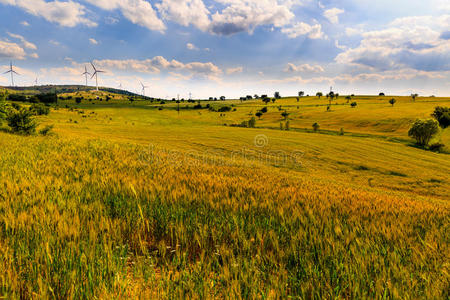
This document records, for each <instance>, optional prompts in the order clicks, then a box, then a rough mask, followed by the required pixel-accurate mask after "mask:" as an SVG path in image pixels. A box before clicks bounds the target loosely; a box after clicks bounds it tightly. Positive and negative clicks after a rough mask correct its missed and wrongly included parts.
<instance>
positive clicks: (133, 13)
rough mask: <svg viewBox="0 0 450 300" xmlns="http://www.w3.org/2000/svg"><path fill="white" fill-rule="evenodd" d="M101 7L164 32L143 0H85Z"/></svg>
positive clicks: (152, 10) (163, 27)
mask: <svg viewBox="0 0 450 300" xmlns="http://www.w3.org/2000/svg"><path fill="white" fill-rule="evenodd" d="M0 1H1V0H0ZM85 1H86V2H89V3H91V4H92V5H95V6H97V7H100V8H101V9H104V10H108V11H112V10H116V9H118V10H120V11H121V12H122V14H123V16H124V17H125V18H127V19H128V20H129V21H130V22H132V23H133V24H137V25H140V26H142V27H145V28H147V29H150V30H154V31H160V32H164V30H165V29H166V26H165V25H164V23H163V22H162V21H161V19H159V18H158V16H157V14H156V11H155V10H154V9H153V7H152V5H151V4H150V3H149V2H147V1H145V0H85Z"/></svg>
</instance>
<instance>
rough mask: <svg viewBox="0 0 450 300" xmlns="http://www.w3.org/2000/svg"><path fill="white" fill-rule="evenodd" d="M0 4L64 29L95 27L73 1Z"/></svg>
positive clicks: (9, 1) (9, 0) (17, 0)
mask: <svg viewBox="0 0 450 300" xmlns="http://www.w3.org/2000/svg"><path fill="white" fill-rule="evenodd" d="M0 3H2V4H7V5H13V6H17V7H19V8H21V9H23V10H24V11H26V12H27V13H29V14H32V15H34V16H38V17H42V18H44V19H46V20H47V21H49V22H53V23H57V24H59V25H61V26H65V27H74V26H76V25H78V24H83V25H86V26H88V27H94V26H96V25H97V24H96V23H95V22H93V21H91V20H89V19H88V18H86V17H85V15H86V8H85V7H84V6H83V5H81V4H80V3H77V2H73V1H67V2H61V1H50V2H46V1H44V0H0Z"/></svg>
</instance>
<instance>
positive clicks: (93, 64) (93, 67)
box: [91, 62, 97, 71]
mask: <svg viewBox="0 0 450 300" xmlns="http://www.w3.org/2000/svg"><path fill="white" fill-rule="evenodd" d="M91 66H92V68H94V71H97V69H96V68H95V66H94V64H93V63H92V62H91Z"/></svg>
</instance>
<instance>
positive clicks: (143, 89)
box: [141, 82, 148, 97]
mask: <svg viewBox="0 0 450 300" xmlns="http://www.w3.org/2000/svg"><path fill="white" fill-rule="evenodd" d="M141 85H142V96H144V97H145V89H146V88H148V86H145V85H144V84H143V83H142V82H141Z"/></svg>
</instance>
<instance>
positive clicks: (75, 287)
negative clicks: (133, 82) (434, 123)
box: [0, 97, 450, 299]
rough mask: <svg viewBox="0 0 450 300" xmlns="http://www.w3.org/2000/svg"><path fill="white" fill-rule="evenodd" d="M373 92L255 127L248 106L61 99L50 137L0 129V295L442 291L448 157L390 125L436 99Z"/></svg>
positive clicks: (306, 104) (274, 108) (404, 126)
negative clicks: (249, 124)
mask: <svg viewBox="0 0 450 300" xmlns="http://www.w3.org/2000/svg"><path fill="white" fill-rule="evenodd" d="M389 99H390V98H388V97H385V98H384V97H383V98H379V97H360V98H358V97H356V98H355V99H354V100H353V101H356V102H357V103H358V106H357V107H356V108H351V107H350V106H349V104H347V103H346V100H344V99H338V100H337V103H338V104H339V105H337V104H336V101H334V103H335V105H333V106H332V108H331V110H330V111H327V109H326V105H327V103H328V101H327V100H326V99H321V100H319V99H317V98H315V97H314V98H302V99H301V100H300V102H297V100H296V99H295V98H287V99H281V100H277V101H276V102H275V103H272V104H270V105H268V112H267V113H266V114H264V115H263V116H262V118H261V120H260V121H257V124H256V125H257V127H258V128H255V129H253V128H252V129H251V128H238V127H231V126H229V125H231V124H238V123H241V122H242V121H243V120H247V119H249V118H250V113H252V114H253V115H254V114H255V113H256V111H257V110H259V109H261V108H263V107H264V106H265V104H264V103H262V102H261V101H260V100H259V101H246V102H242V103H241V102H240V101H230V102H228V101H227V102H221V101H219V102H214V101H213V102H202V106H205V105H207V104H210V106H217V107H218V106H224V105H233V107H232V108H233V109H236V111H231V112H226V113H219V112H213V111H210V110H208V109H195V110H194V109H192V108H193V106H194V104H192V103H190V104H187V103H180V104H179V105H178V104H177V103H173V102H167V103H166V104H158V103H156V102H153V103H152V102H150V101H135V102H133V103H130V102H129V101H128V100H126V99H120V97H117V98H114V99H112V100H111V101H109V102H105V101H99V100H96V99H94V100H92V101H87V100H86V101H85V100H83V101H82V103H81V104H79V105H77V104H75V102H74V100H73V99H72V100H67V101H60V103H59V108H58V109H55V110H52V113H51V114H50V115H49V116H45V117H39V122H40V124H41V125H40V126H45V125H48V124H52V125H54V126H55V129H54V132H55V134H54V135H53V136H50V137H37V136H31V137H23V136H15V135H11V134H8V133H4V132H0V149H3V150H2V154H1V156H0V174H1V176H0V186H1V187H2V189H0V212H1V214H0V257H1V259H0V269H1V270H4V272H0V282H1V284H0V295H3V296H4V297H6V298H93V297H98V298H104V299H110V298H114V297H115V298H128V297H141V298H155V297H158V298H185V297H187V298H269V299H276V298H287V297H294V298H301V299H303V298H308V299H310V298H315V299H321V298H338V299H339V298H354V299H360V298H383V297H384V298H395V299H410V298H414V299H417V298H419V299H437V298H444V299H445V298H446V297H447V295H448V291H449V288H450V286H449V272H450V270H449V264H448V262H449V257H448V253H449V252H450V249H449V238H448V237H449V236H450V235H449V218H450V213H449V212H450V210H449V208H450V207H449V200H450V199H449V194H448V191H449V190H450V178H449V175H448V174H450V159H449V155H448V154H437V153H433V152H429V151H425V150H422V149H419V148H416V147H413V145H412V141H411V140H410V139H409V138H408V137H407V131H408V128H409V126H410V124H411V123H412V122H413V121H414V120H415V119H416V118H422V117H428V116H429V115H430V114H431V112H432V111H433V109H434V107H435V106H437V105H441V106H450V99H448V98H447V99H444V98H419V99H417V100H416V101H415V102H412V100H411V99H410V98H407V97H405V98H400V97H397V98H396V99H397V101H398V102H397V103H396V104H395V106H394V107H391V105H390V104H388V103H387V101H388V100H389ZM66 105H67V108H66V107H65V106H66ZM187 105H189V108H188V107H187ZM279 106H281V110H280V109H279ZM160 109H162V110H160ZM284 110H286V111H288V112H289V113H290V115H289V119H290V127H291V130H290V131H281V130H279V123H280V122H283V123H285V121H284V118H283V117H282V116H281V113H282V111H284ZM314 122H317V123H319V124H320V126H321V131H320V132H318V133H313V132H310V131H311V125H312V124H313V123H314ZM224 124H227V126H224ZM341 128H344V131H345V135H344V136H340V135H338V134H337V132H338V131H339V130H340V129H341ZM439 139H440V140H442V141H449V132H448V129H447V130H446V131H443V132H442V133H441V135H440V137H439ZM448 144H450V143H449V142H447V145H448Z"/></svg>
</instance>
